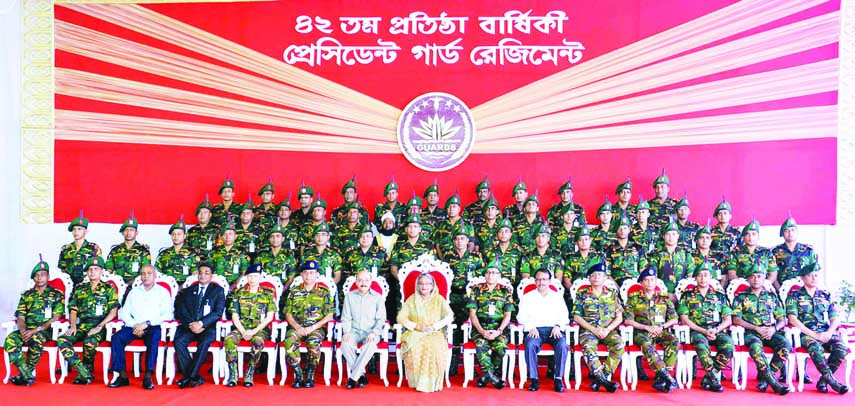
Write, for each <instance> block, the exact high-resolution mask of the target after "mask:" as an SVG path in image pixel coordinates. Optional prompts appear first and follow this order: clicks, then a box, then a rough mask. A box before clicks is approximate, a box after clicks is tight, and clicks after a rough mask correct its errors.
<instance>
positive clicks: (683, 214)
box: [676, 193, 701, 251]
mask: <svg viewBox="0 0 855 406" xmlns="http://www.w3.org/2000/svg"><path fill="white" fill-rule="evenodd" d="M676 210H677V226H679V227H680V242H679V244H680V246H681V247H683V248H685V249H687V250H689V251H692V250H694V249H695V233H697V232H698V230H699V229H700V228H701V226H700V225H699V224H698V223H695V222H693V221H689V215H690V214H692V209H690V208H689V195H688V193H687V194H686V195H685V196H683V198H682V199H681V200H680V201H679V202H677V207H676Z"/></svg>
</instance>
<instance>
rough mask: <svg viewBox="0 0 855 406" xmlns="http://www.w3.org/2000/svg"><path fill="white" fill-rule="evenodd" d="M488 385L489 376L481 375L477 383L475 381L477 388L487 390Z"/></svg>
mask: <svg viewBox="0 0 855 406" xmlns="http://www.w3.org/2000/svg"><path fill="white" fill-rule="evenodd" d="M488 383H489V378H488V377H487V374H481V377H480V378H478V380H477V381H475V386H477V387H479V388H485V387H487V384H488Z"/></svg>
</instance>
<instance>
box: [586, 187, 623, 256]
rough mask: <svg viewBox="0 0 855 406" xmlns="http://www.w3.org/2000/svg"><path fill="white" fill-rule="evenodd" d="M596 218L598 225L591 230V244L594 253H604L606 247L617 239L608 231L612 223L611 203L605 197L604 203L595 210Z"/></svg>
mask: <svg viewBox="0 0 855 406" xmlns="http://www.w3.org/2000/svg"><path fill="white" fill-rule="evenodd" d="M597 218H598V219H599V220H600V224H599V225H596V226H594V228H593V229H591V240H592V243H591V244H592V245H593V247H594V251H605V249H606V247H607V246H609V245H611V244H612V243H614V242H615V240H616V239H617V236H615V234H614V233H612V232H611V231H609V227H610V224H611V223H612V203H611V202H609V197H608V196H606V202H605V203H603V204H602V205H601V206H600V207H599V208H597Z"/></svg>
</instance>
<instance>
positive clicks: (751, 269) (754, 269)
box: [745, 262, 766, 277]
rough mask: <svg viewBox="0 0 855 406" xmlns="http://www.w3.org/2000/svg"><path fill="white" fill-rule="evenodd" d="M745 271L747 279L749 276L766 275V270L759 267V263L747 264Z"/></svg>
mask: <svg viewBox="0 0 855 406" xmlns="http://www.w3.org/2000/svg"><path fill="white" fill-rule="evenodd" d="M745 271H746V272H745V277H749V276H751V275H754V274H757V273H759V274H760V275H763V276H765V275H766V268H764V267H762V266H760V263H759V262H752V263H750V264H748V266H747V268H746V270H745Z"/></svg>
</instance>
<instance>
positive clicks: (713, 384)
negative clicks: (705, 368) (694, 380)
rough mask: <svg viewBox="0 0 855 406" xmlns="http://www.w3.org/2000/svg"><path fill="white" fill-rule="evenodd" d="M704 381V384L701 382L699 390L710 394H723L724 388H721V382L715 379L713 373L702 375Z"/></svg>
mask: <svg viewBox="0 0 855 406" xmlns="http://www.w3.org/2000/svg"><path fill="white" fill-rule="evenodd" d="M704 381H706V384H705V383H704V382H703V381H701V388H703V389H704V390H708V391H710V392H716V393H721V392H724V386H721V381H719V380H718V378H716V377H715V372H708V373H706V374H704Z"/></svg>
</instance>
